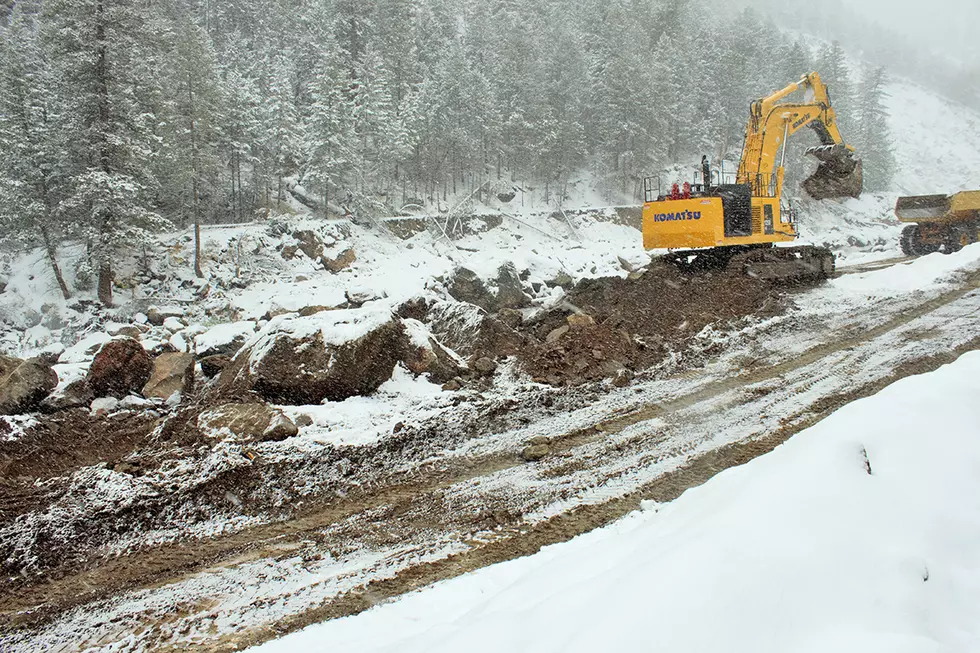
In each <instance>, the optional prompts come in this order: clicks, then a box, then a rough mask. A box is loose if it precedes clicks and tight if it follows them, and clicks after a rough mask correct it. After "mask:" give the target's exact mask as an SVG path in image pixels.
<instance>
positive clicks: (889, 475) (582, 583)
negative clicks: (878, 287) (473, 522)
mask: <svg viewBox="0 0 980 653" xmlns="http://www.w3.org/2000/svg"><path fill="white" fill-rule="evenodd" d="M978 394H980V353H971V354H968V355H966V356H964V357H962V358H961V359H960V360H959V361H957V362H956V363H954V364H952V365H949V366H946V367H944V368H942V369H940V370H938V371H936V372H934V373H932V374H928V375H925V376H919V377H912V378H908V379H905V380H903V381H901V382H898V383H896V384H894V385H892V386H891V387H889V388H887V389H885V390H884V391H883V392H881V393H880V394H879V395H877V396H875V397H872V398H869V399H865V400H861V401H858V402H856V403H853V404H850V405H848V406H846V407H845V408H843V409H841V410H840V411H838V412H837V413H835V414H834V415H833V416H831V417H830V418H828V419H826V420H825V421H823V422H822V423H820V424H819V425H817V426H815V427H813V428H811V429H808V430H807V431H805V432H803V433H801V434H799V435H798V436H797V437H795V438H794V439H793V440H791V441H790V442H788V443H787V444H785V445H783V446H782V447H780V448H779V449H777V450H776V451H775V452H773V453H771V454H769V455H767V456H764V457H762V458H759V459H757V460H755V461H753V462H751V463H749V464H748V465H745V466H743V467H739V468H734V469H731V470H728V471H726V472H723V473H722V474H720V475H719V476H717V477H716V478H715V479H713V480H712V481H710V482H709V483H707V484H706V485H704V486H702V487H700V488H696V489H694V490H690V491H688V492H687V493H685V494H684V495H683V496H682V497H681V498H680V499H678V500H677V501H675V502H673V503H672V504H669V505H666V506H651V507H650V509H648V510H646V511H644V512H640V513H634V514H633V515H631V516H629V517H628V518H626V519H624V520H622V521H620V522H618V523H617V524H614V525H613V526H611V527H609V528H606V529H603V530H600V531H596V532H593V533H590V534H588V535H585V536H582V537H579V538H577V539H575V540H573V541H571V542H569V543H567V544H563V545H557V546H553V547H549V548H547V549H545V550H543V551H542V552H541V553H539V554H537V555H535V556H532V557H529V558H523V559H519V560H515V561H513V562H510V563H506V564H502V565H497V566H494V567H490V568H487V569H483V570H481V571H479V572H476V573H473V574H469V575H467V576H463V577H460V578H457V579H454V580H451V581H447V582H444V583H441V584H439V585H437V586H435V587H432V588H429V589H427V590H423V591H421V592H418V593H415V594H413V595H409V596H408V597H405V598H404V599H402V600H400V601H397V602H395V603H391V604H387V605H383V606H380V607H377V608H375V609H373V610H371V611H369V612H366V613H364V614H362V615H359V616H356V617H351V618H347V619H341V620H337V621H332V622H327V623H324V624H320V625H316V626H313V627H311V628H309V629H307V630H305V631H302V632H300V633H296V634H294V635H292V636H288V637H286V638H283V639H282V640H279V641H275V642H271V643H268V644H266V645H264V646H261V647H258V649H257V650H261V651H263V652H264V653H276V652H279V651H282V652H285V651H289V652H297V651H300V652H303V651H309V652H313V651H323V652H326V651H333V650H357V651H374V652H380V651H397V652H398V653H410V652H412V651H419V652H422V651H424V652H426V653H437V652H440V651H447V652H448V651H467V652H468V653H478V652H480V651H488V652H489V651H494V652H496V651H535V652H545V651H556V652H557V651H562V652H563V653H575V652H578V651H581V652H588V653H595V652H596V651H639V650H653V649H656V650H662V651H699V652H701V653H704V652H711V651H718V652H725V653H738V652H745V653H764V652H772V653H784V652H786V651H794V652H810V651H812V652H814V653H817V652H820V653H823V652H825V651H838V652H846V651H854V652H858V651H860V652H861V653H874V652H878V651H880V652H882V653H885V652H888V653H902V652H909V653H911V652H925V651H964V652H965V651H976V650H978V649H980V620H978V619H977V618H976V617H977V615H978V614H980V549H978V548H977V546H976V542H978V541H980V474H978V473H977V470H978V469H980V439H978V438H977V437H976V435H977V427H976V424H977V423H978V422H980V404H977V402H976V397H977V395H978Z"/></svg>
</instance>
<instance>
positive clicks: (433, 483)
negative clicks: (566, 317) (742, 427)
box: [0, 272, 980, 651]
mask: <svg viewBox="0 0 980 653" xmlns="http://www.w3.org/2000/svg"><path fill="white" fill-rule="evenodd" d="M978 284H980V272H978V273H974V274H972V275H970V276H969V277H967V278H966V280H965V282H964V284H963V285H961V286H960V287H959V288H957V289H955V290H952V291H949V292H947V293H945V294H943V295H940V296H937V297H935V298H933V299H931V300H928V301H926V302H924V303H923V304H921V305H919V306H917V307H915V308H913V309H909V310H908V311H907V312H905V313H903V314H901V315H899V316H896V317H893V318H891V319H888V320H886V321H884V322H883V323H882V324H880V325H878V326H876V327H873V328H870V329H867V330H865V331H863V332H862V333H861V334H860V335H857V336H851V337H848V338H843V339H841V340H837V341H833V342H829V343H825V344H823V345H819V346H816V347H813V348H811V349H810V350H808V351H806V352H804V353H803V354H801V355H799V356H796V357H795V358H793V359H791V360H786V361H783V362H781V363H777V364H775V365H773V366H770V367H765V368H758V369H753V370H749V371H747V372H744V373H743V374H741V375H738V376H736V377H732V378H728V379H723V380H719V381H711V382H708V383H707V384H705V385H704V386H703V387H701V388H699V389H697V390H695V391H693V392H691V393H688V394H686V395H684V396H681V397H676V398H674V399H671V400H668V401H664V402H660V403H649V404H644V405H641V406H639V407H637V408H633V409H630V410H628V411H627V412H625V413H620V414H618V415H616V416H614V417H611V418H610V419H607V420H604V421H602V422H599V423H597V424H596V425H595V426H593V427H590V428H587V429H579V430H576V431H571V432H569V433H566V434H564V435H560V436H555V437H553V438H550V441H551V446H552V450H553V452H554V453H555V454H562V453H566V454H572V455H573V456H574V454H575V452H576V450H578V449H583V451H582V452H581V453H582V454H585V455H584V456H582V457H581V458H580V459H579V460H578V461H576V460H574V459H573V460H567V461H563V462H562V465H563V466H564V467H566V470H565V471H564V473H566V474H567V473H574V471H577V470H581V469H582V463H583V462H588V461H589V460H591V459H593V458H594V455H595V453H593V455H588V454H587V452H586V451H584V450H587V449H589V448H590V446H592V445H595V444H597V443H601V442H602V441H604V440H607V439H609V438H610V436H612V435H616V434H620V433H622V432H623V431H625V430H626V429H628V428H630V427H633V426H636V425H639V424H641V423H643V422H646V421H650V420H654V419H665V418H669V417H670V416H672V415H676V414H678V413H681V412H683V411H684V410H686V409H689V408H692V407H695V406H697V405H699V404H704V403H707V402H710V401H711V400H714V399H717V398H719V397H721V396H722V395H725V394H726V393H731V392H733V391H738V390H742V391H744V392H746V393H751V390H750V388H751V386H753V385H759V384H761V383H764V382H766V381H772V380H774V379H778V378H781V377H784V376H785V375H787V374H789V373H792V372H794V371H798V370H801V369H803V368H806V367H808V366H811V365H814V364H815V363H818V362H820V361H822V360H824V359H826V358H828V357H830V356H833V355H835V354H838V353H840V352H843V351H845V350H848V349H852V348H855V347H857V346H859V345H862V344H867V343H870V342H872V341H874V340H876V339H878V338H880V337H881V336H883V335H885V334H888V333H890V332H892V331H895V330H896V329H899V328H901V327H903V326H905V325H907V324H909V323H911V322H913V321H914V320H916V319H919V318H921V317H923V316H926V315H928V314H930V313H932V312H934V311H936V310H938V309H940V308H942V307H944V306H947V305H949V304H951V303H954V302H956V301H958V300H960V299H962V298H963V297H965V296H966V295H968V294H969V293H970V292H973V291H974V290H976V289H977V288H978V287H980V285H978ZM978 344H980V342H978V341H977V340H976V339H974V340H971V341H970V342H969V343H967V344H966V345H963V346H961V347H958V348H957V349H956V350H955V351H953V352H950V353H948V354H941V355H935V354H933V355H930V356H926V357H924V358H922V359H921V360H919V361H911V362H907V363H905V364H903V366H902V368H901V369H900V370H899V371H897V372H895V373H893V374H891V375H889V376H887V377H885V378H882V379H880V380H878V381H875V382H873V383H870V384H867V385H866V386H863V387H862V388H859V389H856V390H851V391H848V392H846V393H841V394H839V395H836V396H828V397H825V398H822V399H820V400H819V401H817V402H816V403H815V404H813V405H812V406H810V407H809V411H807V410H801V411H800V413H799V419H796V420H793V423H792V424H791V425H787V426H786V427H785V428H782V429H779V430H777V431H776V432H774V433H771V434H768V435H764V436H763V437H762V438H759V439H755V440H749V441H746V442H741V443H738V444H734V445H726V446H723V447H721V448H719V449H716V450H714V451H709V452H707V453H703V454H701V455H698V456H696V457H694V458H693V459H692V460H689V461H688V462H687V463H686V464H685V466H684V467H682V468H681V469H678V470H676V471H671V472H667V473H666V474H664V475H663V476H661V477H659V478H658V479H656V480H654V481H653V482H651V483H648V484H646V485H643V486H641V487H640V488H638V489H636V490H634V491H631V492H629V493H626V494H624V495H623V496H619V497H615V498H612V499H610V500H608V501H605V502H601V503H595V504H591V505H580V506H577V507H575V508H573V509H571V510H568V511H566V512H564V513H562V514H560V515H558V516H556V517H552V518H551V519H547V520H545V521H543V522H540V523H537V524H533V525H526V526H525V527H522V528H517V527H516V526H515V527H514V528H508V529H507V530H506V531H505V532H504V533H502V534H501V535H500V537H497V538H495V539H493V541H490V542H488V543H486V544H483V545H480V546H476V547H474V548H470V549H469V550H467V551H465V552H464V553H460V554H456V555H451V556H449V557H446V558H443V559H441V560H437V561H434V562H427V563H423V564H421V565H413V566H410V567H408V568H406V569H404V570H402V571H400V572H398V573H396V574H395V575H394V576H393V577H391V578H388V579H384V580H375V581H371V582H369V583H367V584H366V585H365V586H364V587H363V588H360V589H357V590H353V591H351V592H347V593H345V594H343V595H341V596H339V597H337V598H335V599H332V600H329V601H327V602H326V603H324V604H323V605H321V606H319V607H315V608H312V609H311V610H307V611H305V612H300V613H298V614H295V615H293V616H289V617H287V618H286V619H284V620H280V621H277V622H276V623H274V624H269V625H261V626H258V627H256V628H254V629H252V630H250V631H248V632H247V633H243V634H239V635H235V636H228V637H222V638H219V639H217V640H215V641H212V642H211V643H208V644H205V645H200V646H197V647H195V646H192V645H181V647H180V648H181V650H209V651H210V650H215V651H217V650H230V647H237V646H241V645H242V644H246V643H256V642H260V641H265V640H266V639H270V638H272V637H278V636H281V635H282V634H284V633H285V632H289V631H291V630H294V629H297V628H300V627H303V626H304V625H307V624H309V623H313V622H316V621H320V620H323V619H326V618H331V617H334V616H343V615H348V614H354V613H356V612H359V611H361V610H363V609H366V608H367V607H370V606H371V605H374V604H375V603H376V602H377V601H379V600H384V599H387V598H391V597H393V596H397V595H398V594H401V593H404V592H407V591H411V590H412V589H415V588H417V587H420V586H423V585H427V584H430V583H432V582H434V581H436V580H440V579H444V578H450V577H453V576H455V575H459V574H461V573H465V572H467V571H470V570H473V569H477V568H479V567H482V566H485V565H487V564H492V563H495V562H501V561H504V560H509V559H513V558H516V557H520V556H523V555H528V554H529V553H533V552H535V551H537V550H539V549H540V548H541V547H542V546H545V545H547V544H552V543H556V542H562V541H566V540H567V539H570V538H571V537H574V536H576V535H579V534H581V533H584V532H587V531H589V530H592V529H594V528H597V527H599V526H602V525H605V524H608V523H610V522H612V521H615V520H616V519H618V518H619V517H621V516H623V515H625V514H626V513H628V512H630V511H631V510H634V509H636V507H638V506H639V502H640V500H642V499H654V500H657V501H669V500H671V499H673V498H676V497H677V496H679V495H680V494H681V493H682V492H683V491H684V490H685V489H688V488H689V487H694V486H696V485H700V484H701V483H703V482H704V481H706V480H707V479H709V478H710V477H711V476H713V475H714V474H716V473H717V472H719V471H721V470H723V469H726V468H728V467H731V466H734V465H738V464H742V463H744V462H747V461H748V460H751V459H752V458H754V457H756V456H758V455H761V454H762V453H766V452H768V451H770V450H771V449H772V448H774V447H775V446H777V445H778V444H779V443H781V442H784V441H785V440H786V439H788V438H789V437H791V436H792V435H793V434H795V433H797V432H799V431H801V430H803V429H804V428H806V427H808V426H810V425H812V424H813V423H815V422H816V421H819V420H820V419H823V417H825V416H826V415H828V414H830V413H831V412H833V411H834V410H836V409H837V408H839V407H840V406H842V405H844V404H846V403H848V402H850V401H853V400H854V399H857V398H859V397H861V396H867V395H870V394H874V392H877V390H879V389H881V388H882V387H884V386H885V385H888V384H889V383H891V382H893V381H895V380H897V379H899V378H903V377H904V376H908V375H910V374H915V373H920V372H922V371H928V370H929V369H934V368H936V367H939V366H940V365H942V364H944V363H945V362H949V360H951V359H955V357H956V356H957V355H958V352H961V351H967V350H969V349H972V348H975V347H976V346H977V345H978ZM810 385H813V384H812V383H811V384H810ZM779 387H780V388H781V389H784V390H785V389H787V388H786V387H784V386H779ZM766 394H768V393H766ZM763 396H765V395H763ZM662 430H663V429H658V431H662ZM657 438H660V440H661V441H662V440H663V436H662V435H658V434H657V433H651V434H648V435H645V436H639V437H636V438H634V439H633V440H632V441H631V448H637V449H640V450H642V448H643V446H644V445H649V444H650V443H651V441H652V440H656V439H657ZM662 443H663V442H662ZM682 448H687V447H682ZM600 449H601V450H600V451H599V452H597V453H598V455H613V456H614V455H615V454H616V449H615V447H613V448H612V449H610V450H606V448H605V447H601V446H600ZM610 452H612V453H610ZM670 455H671V454H670V453H669V452H663V453H661V454H659V457H660V458H663V457H665V456H666V457H669V456H670ZM673 455H674V456H678V455H680V456H683V455H684V452H683V451H681V452H679V453H674V454H673ZM582 458H584V460H583V459H582ZM440 462H442V463H443V464H444V466H445V468H444V469H443V470H441V471H439V472H436V473H433V474H431V475H430V476H429V477H428V478H426V479H424V480H423V481H422V482H419V483H412V484H405V485H399V486H387V487H383V488H381V489H379V490H376V491H373V492H371V493H367V494H366V495H365V496H363V497H360V498H347V499H345V500H344V501H343V502H342V503H340V504H336V503H333V504H328V505H327V506H326V508H324V507H323V506H322V505H321V506H320V507H319V508H317V509H315V510H311V511H310V512H307V513H304V514H302V515H301V516H299V517H297V518H295V519H292V520H290V521H287V522H278V523H272V524H267V525H263V526H258V527H253V528H251V529H247V530H244V531H240V532H238V533H234V534H231V535H228V536H224V537H221V538H219V539H217V540H213V541H204V542H191V543H186V542H185V543H183V544H176V545H168V546H165V547H162V548H160V549H152V550H149V551H144V552H142V553H139V554H137V555H134V556H131V557H128V556H124V557H123V558H120V559H116V560H112V561H109V562H107V563H105V564H103V565H101V566H99V567H96V568H94V569H89V570H86V571H83V572H81V573H79V574H76V575H73V576H69V577H66V578H64V579H61V580H59V581H57V582H56V583H54V584H52V585H48V586H42V587H37V586H34V587H25V588H23V589H22V590H21V591H19V592H17V593H15V594H13V595H8V596H5V597H4V604H5V605H4V608H3V610H2V612H0V626H7V627H19V629H26V630H30V629H32V628H36V627H39V626H42V625H43V624H44V623H46V622H50V621H51V620H53V619H55V618H56V617H58V616H59V615H60V614H62V613H64V611H65V610H67V609H69V608H71V607H74V606H79V605H83V604H87V603H92V602H93V601H94V600H97V599H105V598H107V597H110V596H112V595H115V594H119V593H121V592H124V591H127V590H134V589H139V588H142V589H153V588H161V587H164V586H167V585H172V584H174V583H178V582H180V580H181V579H183V578H186V577H187V576H188V575H191V574H194V573H199V572H201V571H204V570H207V569H214V568H228V567H232V566H235V565H239V564H242V563H243V562H247V561H250V560H258V559H262V558H265V557H274V556H282V555H291V554H292V553H293V552H294V551H295V549H296V545H297V543H298V542H302V541H304V540H308V539H314V540H315V539H318V538H317V535H318V534H319V533H321V532H322V531H323V529H324V528H325V527H328V526H331V525H333V524H336V523H337V522H340V521H343V520H345V519H356V518H358V516H361V517H362V519H364V520H366V521H369V522H370V521H371V519H372V518H371V515H370V513H371V511H373V510H376V509H378V508H380V507H384V506H392V508H393V509H394V510H395V511H397V512H399V513H401V514H403V515H412V514H414V515H416V516H414V517H411V519H413V520H414V521H415V522H418V523H416V524H415V526H416V527H418V528H423V529H424V528H425V527H427V526H429V525H431V524H426V523H425V522H426V519H427V518H426V516H425V515H426V513H425V511H424V510H418V509H417V506H418V504H419V503H420V502H422V503H424V502H425V501H426V500H427V497H429V496H431V495H432V494H433V493H437V492H439V491H441V490H444V489H447V488H449V487H451V486H453V485H456V484H459V483H465V482H467V481H469V480H472V479H477V478H481V477H486V476H490V475H493V474H497V473H499V472H504V471H507V470H510V469H513V468H516V467H522V466H524V465H525V464H526V463H524V462H523V461H521V460H520V459H519V458H518V457H517V455H516V454H496V455H491V456H484V457H481V458H476V459H462V460H457V459H454V458H452V457H449V458H447V459H445V460H443V461H440ZM541 473H542V476H545V477H547V476H550V474H548V469H547V465H543V466H542V470H541ZM461 516H466V515H461ZM522 517H523V515H521V518H522ZM518 521H520V518H519V519H518ZM455 525H456V526H457V527H458V528H457V530H459V531H460V532H461V533H463V534H465V533H466V532H467V530H468V531H469V532H470V533H473V532H474V529H473V526H472V524H471V523H465V522H464V523H457V524H455ZM445 526H447V524H442V527H445ZM477 530H479V529H477ZM110 581H114V582H110ZM92 587H98V588H100V589H99V590H98V591H95V592H93V591H91V590H90V589H89V588H92ZM191 612H192V613H195V612H197V611H195V610H191ZM18 613H19V614H18ZM165 639H166V638H163V640H157V641H158V642H159V641H164V640H165ZM150 645H151V646H152V645H153V644H152V643H150Z"/></svg>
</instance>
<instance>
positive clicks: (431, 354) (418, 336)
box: [402, 319, 466, 384]
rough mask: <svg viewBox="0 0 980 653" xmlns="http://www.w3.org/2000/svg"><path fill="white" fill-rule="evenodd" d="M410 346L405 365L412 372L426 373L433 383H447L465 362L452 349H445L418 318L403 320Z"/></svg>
mask: <svg viewBox="0 0 980 653" xmlns="http://www.w3.org/2000/svg"><path fill="white" fill-rule="evenodd" d="M402 323H403V324H404V325H405V332H406V333H407V334H408V338H409V343H410V346H409V348H408V351H407V353H406V356H405V358H404V360H403V361H402V362H403V363H405V367H407V368H408V369H409V371H411V372H412V373H414V374H428V375H429V378H430V379H431V380H432V381H433V382H434V383H439V384H442V383H448V382H449V381H451V380H453V379H455V378H456V377H458V376H461V375H462V374H463V373H464V371H465V367H466V364H465V363H464V361H463V360H462V359H461V358H460V357H459V356H458V355H457V354H456V353H455V352H453V351H450V350H449V349H446V348H445V347H443V346H442V344H441V343H440V342H439V341H438V340H436V338H435V337H434V336H433V335H432V334H431V333H429V330H428V329H427V328H426V327H425V325H424V324H422V323H421V322H419V321H418V320H412V319H407V320H403V321H402Z"/></svg>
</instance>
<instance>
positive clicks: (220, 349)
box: [194, 321, 255, 358]
mask: <svg viewBox="0 0 980 653" xmlns="http://www.w3.org/2000/svg"><path fill="white" fill-rule="evenodd" d="M253 335H255V322H252V321H241V322H228V323H225V324H219V325H217V326H213V327H211V328H210V329H208V330H207V331H204V332H203V333H201V334H199V335H197V336H195V337H194V349H195V351H196V352H197V356H198V358H205V357H207V356H215V355H218V354H223V355H225V356H234V355H235V354H236V353H237V352H238V350H239V349H241V348H242V345H244V344H245V341H246V340H248V339H249V338H251V337H252V336H253Z"/></svg>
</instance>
